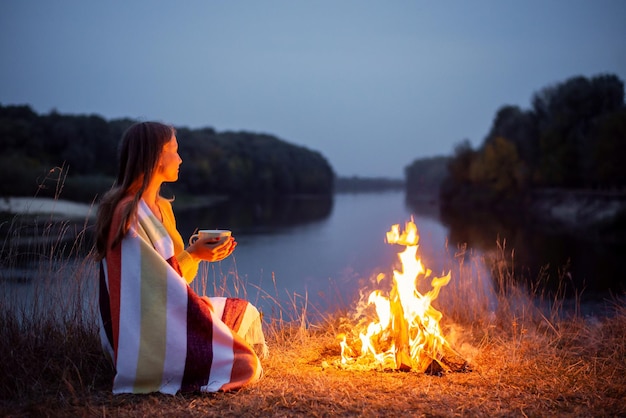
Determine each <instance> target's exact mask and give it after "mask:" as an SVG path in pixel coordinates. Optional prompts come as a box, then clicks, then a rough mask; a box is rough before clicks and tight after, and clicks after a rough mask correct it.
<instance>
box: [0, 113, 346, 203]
mask: <svg viewBox="0 0 626 418" xmlns="http://www.w3.org/2000/svg"><path fill="white" fill-rule="evenodd" d="M134 122H135V121H134V120H132V119H128V118H124V119H114V120H105V119H104V118H102V117H100V116H98V115H61V114H59V113H58V112H56V111H52V112H50V113H49V114H42V115H40V114H37V113H35V112H34V111H33V110H32V109H31V108H30V107H29V106H2V105H0V138H1V139H2V144H3V148H4V149H3V153H2V155H0V176H2V179H3V181H2V183H0V196H33V195H43V196H56V195H58V194H59V193H61V197H62V198H65V199H68V200H75V201H84V202H91V201H93V200H94V199H97V196H98V195H101V194H102V193H104V192H106V191H107V190H108V189H109V188H110V187H111V185H112V184H113V181H114V178H115V175H116V170H117V147H118V143H119V140H120V138H121V136H122V134H123V132H124V131H125V130H126V129H127V128H128V127H129V126H130V125H131V124H132V123H134ZM176 130H177V137H178V142H179V153H180V155H181V158H182V159H183V164H182V165H181V168H180V179H179V180H178V182H177V183H176V184H175V186H172V188H174V189H175V191H176V194H177V195H179V194H183V195H185V194H189V195H207V194H225V195H237V196H250V195H277V194H330V193H332V191H333V185H334V178H335V174H334V172H333V169H332V167H331V166H330V164H329V163H328V161H327V160H326V158H325V157H324V156H323V155H322V154H320V153H319V152H317V151H312V150H310V149H308V148H305V147H301V146H297V145H293V144H290V143H288V142H286V141H284V140H281V139H279V138H276V137H274V136H271V135H266V134H258V133H250V132H243V131H242V132H216V131H215V130H214V129H212V128H201V129H189V128H186V127H176Z"/></svg>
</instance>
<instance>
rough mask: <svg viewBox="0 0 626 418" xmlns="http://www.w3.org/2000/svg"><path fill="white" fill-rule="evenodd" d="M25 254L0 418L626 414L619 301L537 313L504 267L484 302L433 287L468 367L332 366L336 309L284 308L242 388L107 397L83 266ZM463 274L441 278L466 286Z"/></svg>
mask: <svg viewBox="0 0 626 418" xmlns="http://www.w3.org/2000/svg"><path fill="white" fill-rule="evenodd" d="M48 245H50V244H48ZM56 245H67V244H62V243H59V244H56ZM72 248H74V247H72ZM33 252H34V253H37V254H40V255H41V254H48V256H45V257H39V258H37V260H39V264H40V272H39V273H40V276H41V277H42V278H44V277H45V280H43V279H42V280H40V282H41V284H40V285H39V286H37V287H36V288H35V289H34V290H32V293H31V294H30V300H31V302H32V303H31V304H29V305H28V306H26V305H23V304H20V303H19V301H20V300H21V298H20V295H18V294H15V295H11V294H10V293H11V292H8V291H5V292H4V293H3V296H4V298H3V299H2V300H1V302H2V305H0V359H1V361H0V416H12V417H30V416H32V417H40V416H72V417H75V416H94V417H96V416H131V417H132V416H137V417H145V416H173V417H187V416H199V417H200V416H202V417H206V416H220V417H224V416H333V417H334V416H446V417H447V416H489V417H493V416H626V361H625V360H626V337H625V336H626V308H625V307H624V306H625V303H624V302H625V301H626V300H625V299H624V297H615V298H613V299H611V300H608V301H606V302H605V304H604V306H603V308H604V310H603V312H602V314H601V315H583V314H582V313H580V312H581V311H580V309H578V310H570V309H566V308H565V304H564V302H565V301H564V300H563V299H561V298H560V297H559V296H558V295H557V296H556V297H553V298H552V299H550V300H548V301H547V302H549V303H547V304H545V305H542V304H540V303H538V302H540V300H539V299H541V298H540V295H537V294H531V295H529V294H528V293H527V291H522V290H520V289H518V288H517V287H516V286H514V285H513V278H512V277H511V276H510V272H509V271H508V270H507V269H506V263H503V262H502V261H503V260H499V261H498V262H495V263H494V266H497V268H495V269H494V273H495V274H496V277H497V282H498V284H499V285H498V286H497V288H498V290H497V291H496V292H495V293H494V295H495V298H496V302H497V303H496V305H495V307H493V306H492V305H490V304H489V303H487V301H486V300H485V295H484V294H482V293H477V292H473V293H471V294H470V291H469V290H468V289H467V288H463V287H462V286H460V287H459V286H457V287H454V286H451V287H450V289H446V288H444V289H442V294H444V293H445V292H446V291H447V290H449V292H448V294H447V299H446V298H444V297H443V295H442V297H441V298H440V299H442V300H441V303H442V306H439V308H440V310H441V311H442V312H443V314H444V318H443V320H442V326H443V329H444V332H445V334H446V338H447V339H448V341H449V342H450V343H451V345H452V346H453V347H454V348H455V349H456V350H457V351H458V352H459V353H460V354H461V355H462V356H463V357H464V358H465V359H466V360H467V361H468V362H469V363H470V364H471V367H472V371H471V372H468V373H448V374H444V375H443V376H431V375H426V374H420V373H415V372H397V371H391V370H370V371H362V370H361V371H358V370H350V369H346V368H343V367H341V366H340V363H339V354H340V348H339V341H338V339H337V335H338V334H339V333H340V332H341V331H342V330H343V329H344V327H346V325H349V324H347V322H346V321H347V319H346V318H347V315H346V312H339V311H338V312H335V313H329V314H327V315H326V316H324V317H323V318H322V319H318V320H315V321H313V320H312V319H309V318H306V315H304V314H303V313H302V312H303V311H302V310H301V309H299V308H294V309H293V310H292V311H291V313H290V314H285V315H283V316H281V317H280V318H281V319H268V321H267V323H266V324H265V331H266V336H267V339H268V343H269V346H270V350H271V354H270V357H269V358H268V359H266V360H264V361H263V366H264V371H265V375H264V377H263V379H262V380H261V381H260V382H258V383H257V384H255V385H253V386H250V387H247V388H244V389H242V390H239V391H237V392H232V393H216V394H199V393H192V394H179V395H176V396H167V395H159V394H152V395H117V396H113V395H112V394H111V392H110V391H111V381H112V377H113V370H112V368H111V365H110V364H109V363H108V362H107V361H106V360H105V358H104V356H103V354H102V352H101V350H100V343H99V337H98V332H97V326H96V321H95V320H94V319H93V318H94V317H93V315H92V314H90V313H89V312H91V313H93V309H94V307H93V306H92V305H89V304H87V305H86V304H85V300H84V295H85V294H90V292H92V291H93V286H92V285H91V284H89V283H86V282H85V278H93V277H95V274H94V266H93V265H92V264H90V263H89V262H87V261H85V262H83V263H81V262H79V263H64V262H63V260H66V259H67V258H66V257H67V251H64V252H57V251H55V249H54V248H52V249H51V248H37V249H36V251H33ZM57 253H62V254H63V256H62V257H61V258H55V256H54V254H57ZM70 253H71V251H70ZM15 259H16V254H13V253H12V252H11V251H5V252H4V253H3V258H2V260H0V261H1V262H2V267H3V271H8V270H11V269H13V270H18V269H19V266H18V265H17V264H16V262H14V261H12V260H15ZM502 266H504V267H502ZM471 274H472V272H471V271H470V270H460V271H459V272H458V274H457V278H456V279H453V280H457V281H458V282H471V280H472V279H473V278H472V277H471ZM7 277H13V279H12V280H14V275H8V276H7ZM453 277H455V274H454V273H453ZM59 278H63V282H62V283H63V285H59V282H60V281H59V280H58V279H59ZM0 285H1V284H0ZM13 287H15V286H13ZM18 287H19V286H18ZM491 302H493V301H491ZM544 302H546V300H544ZM574 306H575V307H578V308H580V307H579V306H577V304H576V303H574ZM286 318H288V319H286Z"/></svg>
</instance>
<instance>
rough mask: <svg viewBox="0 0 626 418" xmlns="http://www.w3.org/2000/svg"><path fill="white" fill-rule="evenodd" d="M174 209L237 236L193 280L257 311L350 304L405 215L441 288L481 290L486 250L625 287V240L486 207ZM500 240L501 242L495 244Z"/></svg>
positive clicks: (592, 283)
mask: <svg viewBox="0 0 626 418" xmlns="http://www.w3.org/2000/svg"><path fill="white" fill-rule="evenodd" d="M174 210H175V212H176V215H177V221H178V228H179V230H180V232H181V234H182V235H183V237H189V236H190V235H191V234H192V233H193V232H194V230H195V229H196V228H200V229H202V228H227V229H231V230H232V231H233V235H234V236H235V237H236V239H237V242H238V246H237V249H236V251H235V253H234V254H233V255H232V256H231V257H229V258H228V259H226V260H224V261H222V262H220V263H211V264H209V263H202V265H201V269H200V273H199V277H198V278H197V279H196V281H195V283H194V287H195V289H196V290H197V291H198V292H199V293H205V294H208V295H211V294H214V293H215V292H214V290H213V289H214V287H217V288H218V289H219V288H224V287H225V288H226V289H227V291H228V292H230V295H232V296H240V297H242V296H243V297H246V298H247V299H249V300H251V301H252V302H253V303H255V304H256V305H258V306H259V307H260V308H262V309H263V310H264V311H265V312H271V311H275V310H276V309H277V308H279V307H282V308H290V307H293V306H297V307H298V309H300V308H301V307H302V306H303V304H304V300H305V298H306V299H307V300H308V305H307V306H309V312H311V311H314V310H319V311H320V312H321V313H323V312H324V311H326V310H334V309H336V308H350V307H352V306H353V303H354V302H355V299H356V298H357V297H358V295H359V290H360V289H364V288H366V287H367V286H369V289H371V288H372V287H371V284H372V279H373V278H374V277H376V275H377V274H379V273H383V274H385V275H386V276H387V277H388V278H389V277H392V275H393V269H394V268H398V267H399V261H398V257H397V254H398V252H399V251H401V250H402V249H403V247H399V246H394V245H389V244H386V243H385V234H386V232H387V231H388V230H389V229H390V228H391V226H392V225H393V224H400V225H402V226H404V224H405V223H406V222H407V221H409V220H411V219H412V218H413V219H414V221H415V223H416V225H417V228H418V231H419V234H420V242H419V244H420V247H419V255H420V257H421V258H422V262H423V264H424V266H425V267H427V268H429V269H431V270H432V272H433V275H435V276H439V275H441V273H443V272H444V271H445V272H447V271H449V270H452V271H453V276H452V281H451V283H450V284H449V285H448V286H447V287H448V288H456V289H457V291H459V289H461V290H460V291H461V292H468V294H469V291H470V290H471V291H472V293H474V292H476V290H477V289H480V290H481V291H482V292H483V294H486V295H487V297H488V298H489V297H490V296H489V295H491V294H492V291H491V289H492V285H491V279H490V275H489V274H490V273H489V269H487V268H485V263H484V260H491V259H493V257H494V256H497V255H498V253H500V254H502V253H505V254H507V257H506V260H504V261H501V262H505V263H506V265H507V267H508V268H513V270H514V271H515V273H516V275H519V276H521V277H526V278H536V277H537V276H538V275H539V274H540V273H542V274H543V276H545V278H546V282H547V284H546V288H547V289H550V288H551V287H552V288H553V287H554V286H553V284H551V283H555V282H556V281H558V280H557V278H558V277H564V278H565V281H566V282H567V283H568V285H569V286H570V290H574V289H576V290H577V291H579V292H580V291H581V290H583V289H584V292H583V296H584V297H590V298H593V297H598V296H600V297H604V296H606V295H607V292H609V291H613V292H616V293H623V292H624V289H625V282H624V278H626V269H625V267H624V263H623V262H622V260H621V258H622V257H623V256H622V255H623V254H625V253H626V252H625V251H626V245H625V244H624V243H623V242H603V241H602V240H598V239H594V240H587V239H585V237H572V236H568V235H563V234H561V235H553V234H552V235H551V234H547V233H544V232H542V231H541V230H537V229H536V228H533V227H532V226H529V225H515V224H511V223H506V222H501V221H499V220H497V219H496V218H494V217H492V216H487V217H485V218H482V219H480V218H478V219H470V218H468V217H463V219H458V218H457V219H450V218H446V217H445V216H444V217H443V220H442V217H441V216H440V213H439V209H438V208H437V207H436V206H435V205H428V204H426V205H420V206H417V207H416V206H410V205H408V204H407V203H406V202H405V196H404V192H387V193H367V194H338V195H335V196H334V197H333V198H332V199H331V198H328V199H312V198H285V199H275V200H269V201H265V202H250V201H227V202H224V203H220V204H218V205H216V206H213V207H209V208H205V209H196V210H187V211H180V210H177V209H176V207H174ZM463 243H467V248H468V250H467V251H466V252H465V256H464V257H462V258H460V257H458V256H457V257H455V253H458V252H459V245H461V244H463ZM498 244H500V246H504V247H505V250H504V251H499V250H498ZM512 254H514V256H513V257H511V255H512ZM470 258H471V259H470ZM461 259H463V260H464V263H465V265H468V264H470V263H469V262H470V261H471V266H472V267H471V268H472V269H473V271H472V272H471V277H470V278H468V277H463V276H462V275H461V274H458V275H456V276H455V274H454V272H455V268H458V267H459V260H461ZM91 274H93V275H94V276H95V273H94V272H92V273H91ZM61 276H64V273H63V272H62V273H61ZM466 276H467V275H466ZM463 281H466V283H463ZM224 283H226V285H224ZM241 284H244V286H241ZM12 286H13V287H17V288H18V290H19V292H20V294H24V295H27V294H29V293H30V290H29V289H30V288H31V287H32V284H31V283H30V281H29V280H20V281H16V282H14V283H13V285H12ZM469 287H471V289H470V288H469ZM244 290H245V292H247V293H245V294H244V293H243V291H244ZM420 290H422V289H420ZM424 290H428V288H426V289H424ZM444 293H445V291H442V295H441V296H440V299H441V298H442V296H443V294H444ZM463 294H464V293H461V295H460V297H463ZM458 296H459V295H458V294H457V297H458Z"/></svg>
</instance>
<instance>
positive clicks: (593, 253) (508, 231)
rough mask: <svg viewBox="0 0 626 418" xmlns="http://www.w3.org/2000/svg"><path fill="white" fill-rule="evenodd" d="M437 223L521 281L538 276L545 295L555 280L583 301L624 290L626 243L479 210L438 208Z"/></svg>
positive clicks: (555, 282)
mask: <svg viewBox="0 0 626 418" xmlns="http://www.w3.org/2000/svg"><path fill="white" fill-rule="evenodd" d="M441 222H442V223H443V224H445V225H447V226H448V227H449V239H450V241H451V242H464V243H468V245H469V246H470V247H472V248H476V249H479V250H480V251H482V252H483V253H485V254H487V255H488V256H494V257H495V256H497V255H498V254H496V253H500V254H504V255H505V256H506V258H507V261H508V262H509V263H510V265H509V267H510V268H513V269H514V272H515V276H516V277H517V278H518V279H519V280H522V281H525V282H529V281H536V280H537V279H538V278H540V277H541V278H543V281H542V284H543V288H542V290H545V291H547V292H554V291H555V290H556V289H557V288H558V286H559V281H562V283H565V284H566V285H567V289H566V290H568V292H567V295H570V296H571V295H574V294H576V293H580V292H581V291H582V292H583V296H584V297H588V298H594V297H601V296H606V295H607V293H608V292H611V291H612V292H616V293H622V292H624V290H626V286H625V284H626V282H625V278H626V268H625V264H624V263H622V262H621V257H622V254H624V253H625V252H624V251H626V240H623V239H622V240H619V239H614V238H613V239H603V237H598V236H590V235H581V234H579V233H575V232H573V231H563V230H556V229H547V228H546V227H545V225H538V224H535V223H533V222H531V221H528V220H525V219H523V218H522V217H514V216H509V217H504V216H498V215H496V214H494V213H486V212H481V211H467V212H464V213H462V214H459V213H454V212H451V211H445V210H442V212H441ZM502 247H503V249H504V251H502Z"/></svg>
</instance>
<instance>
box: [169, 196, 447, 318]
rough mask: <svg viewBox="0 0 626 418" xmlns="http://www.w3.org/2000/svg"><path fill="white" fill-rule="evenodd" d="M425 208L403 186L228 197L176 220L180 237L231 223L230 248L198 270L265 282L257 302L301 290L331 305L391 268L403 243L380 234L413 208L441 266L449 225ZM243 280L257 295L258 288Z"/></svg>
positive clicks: (432, 259) (436, 266)
mask: <svg viewBox="0 0 626 418" xmlns="http://www.w3.org/2000/svg"><path fill="white" fill-rule="evenodd" d="M434 209H435V208H433V207H431V208H428V211H430V212H434ZM428 211H426V210H425V211H424V214H420V213H414V212H412V211H411V209H409V208H408V207H407V206H406V205H405V204H404V194H403V193H401V192H389V193H381V194H339V195H336V196H334V198H333V199H332V200H315V199H295V200H294V199H288V200H285V201H278V202H268V203H265V204H251V203H250V202H227V203H225V204H224V205H221V206H218V207H216V208H212V209H208V210H206V211H197V210H196V211H191V212H185V213H184V214H183V216H182V217H181V216H179V217H178V227H179V230H180V231H181V234H182V235H183V236H185V237H186V236H189V235H190V234H191V233H192V232H193V231H194V229H195V228H196V227H200V228H229V229H232V231H233V235H234V236H235V237H236V239H237V243H238V246H237V249H236V250H235V253H234V254H233V256H231V257H230V258H229V259H226V260H224V261H222V262H221V263H219V267H216V266H214V265H211V267H209V268H208V269H207V270H208V271H204V272H201V274H207V273H208V276H209V277H213V275H212V272H213V270H212V269H213V268H219V269H221V270H222V271H233V270H236V272H237V275H238V276H239V278H240V279H242V280H244V281H245V282H247V283H250V284H252V285H254V286H258V287H260V288H261V289H262V292H261V293H262V294H260V295H259V298H258V300H257V303H258V304H263V303H264V301H263V299H269V298H276V299H278V300H279V301H280V303H281V304H287V305H289V304H291V303H292V302H293V300H294V298H295V299H297V300H300V301H301V300H302V299H303V298H304V297H305V295H306V296H307V297H308V300H309V302H311V304H313V305H316V306H320V307H322V308H332V307H337V306H339V307H346V306H347V305H349V304H350V302H352V301H353V299H354V297H355V296H357V295H358V289H359V287H360V285H361V284H363V283H364V282H367V281H369V279H370V278H371V277H373V276H374V277H375V275H376V274H378V273H387V274H389V275H391V274H392V271H393V267H394V265H396V264H397V253H398V251H399V250H400V249H401V247H398V246H392V245H389V244H386V243H385V234H386V232H387V231H388V230H389V229H390V228H391V225H393V224H401V225H404V224H405V223H406V222H407V221H409V220H411V216H412V215H413V217H414V220H415V223H416V224H417V226H418V229H419V233H420V235H421V243H422V247H421V248H422V255H423V257H425V258H427V259H428V267H430V268H431V269H432V270H433V271H439V270H441V269H442V268H443V265H444V264H445V251H446V249H445V244H446V236H447V229H446V228H445V227H444V226H443V225H442V224H441V223H440V222H438V221H437V218H436V216H433V215H434V213H427V212H428ZM183 219H184V220H183ZM424 261H425V263H426V259H425V260H424ZM205 268H206V267H205ZM199 282H201V280H200V281H199ZM247 288H248V292H249V294H250V295H249V296H250V298H251V299H253V300H255V295H256V294H258V293H259V292H255V291H254V287H251V286H247ZM251 289H252V291H251Z"/></svg>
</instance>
